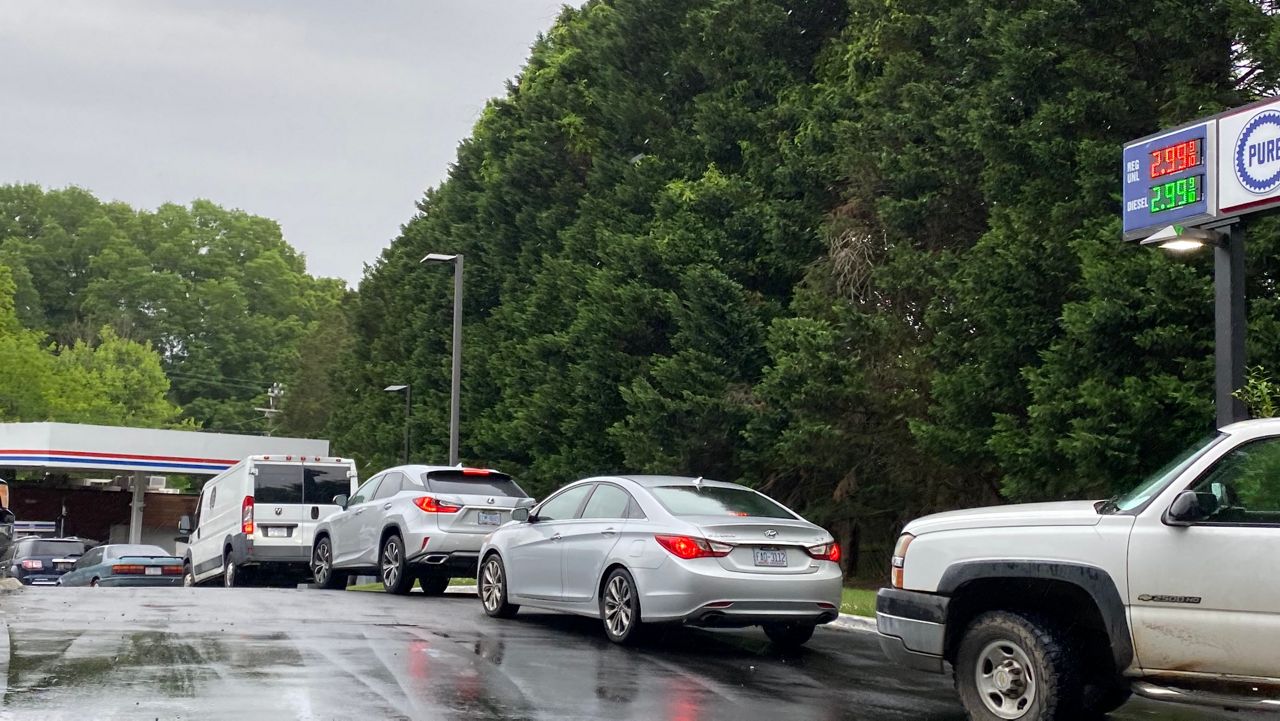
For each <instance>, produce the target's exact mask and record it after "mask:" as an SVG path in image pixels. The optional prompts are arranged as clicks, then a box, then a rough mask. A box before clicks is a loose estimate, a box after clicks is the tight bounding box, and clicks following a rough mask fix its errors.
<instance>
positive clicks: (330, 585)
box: [311, 536, 347, 591]
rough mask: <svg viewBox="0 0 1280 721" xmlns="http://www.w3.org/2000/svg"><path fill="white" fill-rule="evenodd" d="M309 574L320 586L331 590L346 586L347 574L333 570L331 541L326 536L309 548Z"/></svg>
mask: <svg viewBox="0 0 1280 721" xmlns="http://www.w3.org/2000/svg"><path fill="white" fill-rule="evenodd" d="M311 576H312V578H313V579H315V582H316V585H317V586H319V587H320V588H325V589H328V590H330V591H333V590H337V589H343V588H346V587H347V574H345V573H340V572H337V571H334V570H333V542H332V541H330V540H329V537H328V536H324V537H323V538H321V539H320V540H319V541H316V546H315V548H313V549H311Z"/></svg>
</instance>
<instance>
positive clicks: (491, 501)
mask: <svg viewBox="0 0 1280 721" xmlns="http://www.w3.org/2000/svg"><path fill="white" fill-rule="evenodd" d="M488 502H489V505H490V506H492V505H493V498H492V497H490V498H489V501H488Z"/></svg>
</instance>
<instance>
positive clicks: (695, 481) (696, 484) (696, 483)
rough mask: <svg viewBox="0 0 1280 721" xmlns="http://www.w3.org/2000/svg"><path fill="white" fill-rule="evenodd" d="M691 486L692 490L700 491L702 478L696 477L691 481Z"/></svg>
mask: <svg viewBox="0 0 1280 721" xmlns="http://www.w3.org/2000/svg"><path fill="white" fill-rule="evenodd" d="M693 486H694V488H697V489H698V490H699V491H701V490H702V476H698V477H697V478H695V479H693Z"/></svg>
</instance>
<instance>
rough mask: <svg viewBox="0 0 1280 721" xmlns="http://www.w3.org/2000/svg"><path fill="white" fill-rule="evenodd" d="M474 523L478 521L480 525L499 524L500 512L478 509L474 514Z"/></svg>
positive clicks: (500, 521) (500, 523) (500, 519)
mask: <svg viewBox="0 0 1280 721" xmlns="http://www.w3.org/2000/svg"><path fill="white" fill-rule="evenodd" d="M476 523H479V524H480V525H482V526H501V525H502V514H501V513H488V512H486V511H480V512H479V513H477V514H476Z"/></svg>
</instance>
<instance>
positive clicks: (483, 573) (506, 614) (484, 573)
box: [476, 553, 520, 618]
mask: <svg viewBox="0 0 1280 721" xmlns="http://www.w3.org/2000/svg"><path fill="white" fill-rule="evenodd" d="M476 585H477V586H478V588H476V590H477V591H479V593H480V603H481V605H483V606H484V612H485V613H486V614H488V615H490V616H493V617H494V618H514V617H515V615H516V612H517V611H519V610H520V607H519V606H517V605H515V604H511V603H507V571H506V569H505V568H504V567H503V566H502V558H501V557H499V556H498V554H496V553H492V554H489V557H488V558H486V559H485V561H484V565H483V566H481V567H480V576H479V578H477V579H476Z"/></svg>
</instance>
